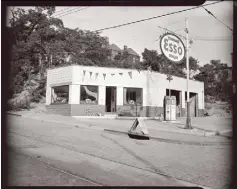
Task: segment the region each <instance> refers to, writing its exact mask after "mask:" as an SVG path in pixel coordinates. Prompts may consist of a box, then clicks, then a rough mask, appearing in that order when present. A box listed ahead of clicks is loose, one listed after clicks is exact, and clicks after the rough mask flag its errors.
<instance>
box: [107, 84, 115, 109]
mask: <svg viewBox="0 0 237 189" xmlns="http://www.w3.org/2000/svg"><path fill="white" fill-rule="evenodd" d="M105 95H106V96H105V106H106V107H105V111H106V112H116V87H106V93H105Z"/></svg>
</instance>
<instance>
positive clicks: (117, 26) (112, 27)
mask: <svg viewBox="0 0 237 189" xmlns="http://www.w3.org/2000/svg"><path fill="white" fill-rule="evenodd" d="M222 1H223V0H221V1H218V2H214V3H209V4H206V5H202V6H197V7H192V8H188V9H184V10H180V11H175V12H170V13H167V14H163V15H159V16H154V17H150V18H145V19H141V20H137V21H133V22H128V23H125V24H119V25H116V26H111V27H107V28H102V29H98V30H95V31H93V32H100V31H104V30H108V29H114V28H119V27H122V26H127V25H131V24H135V23H139V22H144V21H147V20H152V19H156V18H161V17H165V16H169V15H173V14H177V13H181V12H186V11H189V10H194V9H197V8H200V7H203V6H209V5H214V4H217V3H220V2H222Z"/></svg>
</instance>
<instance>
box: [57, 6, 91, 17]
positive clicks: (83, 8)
mask: <svg viewBox="0 0 237 189" xmlns="http://www.w3.org/2000/svg"><path fill="white" fill-rule="evenodd" d="M88 8H90V7H84V8H81V9H78V10H75V9H74V10H75V11H73V12H69V13H68V14H63V15H57V16H56V18H60V17H63V16H67V15H69V14H72V13H75V12H79V11H82V10H84V9H88Z"/></svg>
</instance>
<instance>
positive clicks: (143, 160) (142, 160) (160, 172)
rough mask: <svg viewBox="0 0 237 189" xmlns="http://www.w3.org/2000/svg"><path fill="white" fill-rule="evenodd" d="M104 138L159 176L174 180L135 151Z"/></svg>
mask: <svg viewBox="0 0 237 189" xmlns="http://www.w3.org/2000/svg"><path fill="white" fill-rule="evenodd" d="M101 136H102V137H104V138H106V139H108V140H110V141H112V142H113V143H115V144H116V145H118V146H119V147H121V148H122V149H123V150H125V151H126V152H127V153H129V154H130V155H132V156H133V157H135V158H136V159H137V160H139V161H141V162H142V163H144V164H146V165H148V166H149V167H150V168H151V169H152V170H153V171H155V173H157V174H160V175H163V176H165V177H167V178H172V177H171V176H168V175H167V174H165V173H164V172H163V171H161V170H159V169H157V167H155V166H154V165H152V164H151V163H150V162H149V161H147V160H145V159H143V158H141V157H139V156H137V154H135V153H134V152H133V151H131V150H130V149H128V148H126V147H125V146H123V145H121V144H119V143H118V142H117V141H115V140H113V139H111V138H109V137H107V136H104V135H103V134H102V135H101Z"/></svg>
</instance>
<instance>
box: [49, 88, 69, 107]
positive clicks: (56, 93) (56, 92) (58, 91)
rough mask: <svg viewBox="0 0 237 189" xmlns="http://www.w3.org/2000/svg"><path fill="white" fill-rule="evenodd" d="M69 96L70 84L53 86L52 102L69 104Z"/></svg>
mask: <svg viewBox="0 0 237 189" xmlns="http://www.w3.org/2000/svg"><path fill="white" fill-rule="evenodd" d="M68 98H69V86H68V85H65V86H57V87H52V94H51V104H67V103H68Z"/></svg>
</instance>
